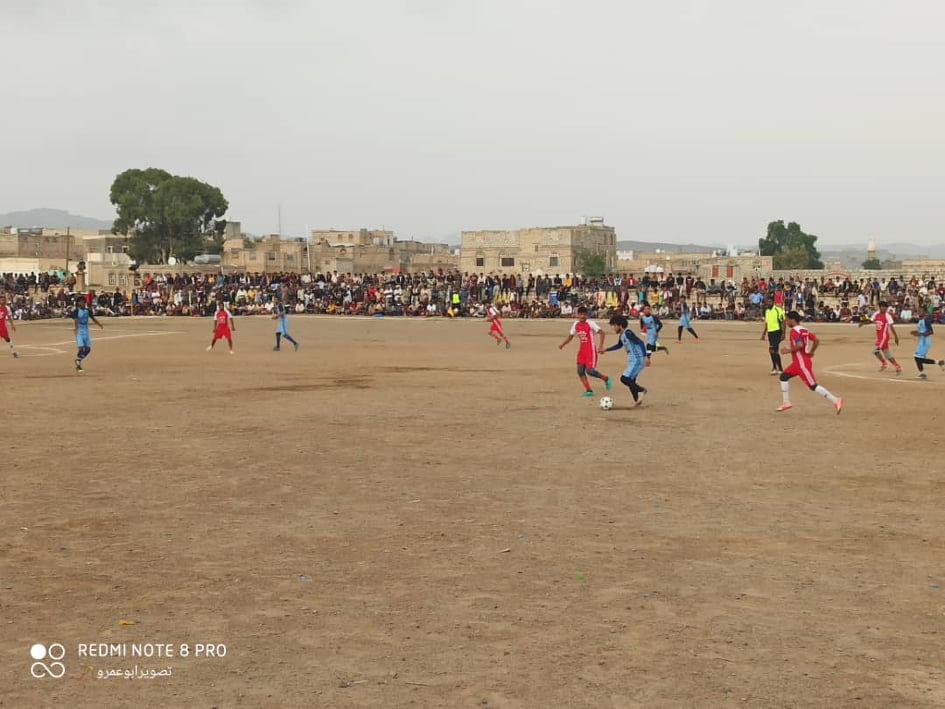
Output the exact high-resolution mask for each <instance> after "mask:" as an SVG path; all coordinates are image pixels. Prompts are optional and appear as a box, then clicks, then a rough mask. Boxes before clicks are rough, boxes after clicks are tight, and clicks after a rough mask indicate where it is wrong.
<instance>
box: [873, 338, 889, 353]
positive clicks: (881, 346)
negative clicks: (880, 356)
mask: <svg viewBox="0 0 945 709" xmlns="http://www.w3.org/2000/svg"><path fill="white" fill-rule="evenodd" d="M888 349H889V338H888V337H884V338H883V339H882V340H876V344H875V345H873V352H883V351H885V350H888Z"/></svg>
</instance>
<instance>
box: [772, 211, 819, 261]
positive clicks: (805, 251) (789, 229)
mask: <svg viewBox="0 0 945 709" xmlns="http://www.w3.org/2000/svg"><path fill="white" fill-rule="evenodd" d="M816 243H817V237H816V236H814V235H813V234H805V233H804V232H803V231H802V230H801V225H800V224H798V223H797V222H790V223H789V224H788V225H787V226H785V225H784V221H783V220H778V221H776V222H771V223H770V224H768V234H767V236H765V238H763V239H759V240H758V249H759V250H760V252H761V255H762V256H773V257H774V259H773V261H774V267H775V268H776V269H792V268H797V269H802V268H823V267H824V264H823V262H822V261H821V260H820V252H819V251H818V250H817V247H816V246H815V244H816Z"/></svg>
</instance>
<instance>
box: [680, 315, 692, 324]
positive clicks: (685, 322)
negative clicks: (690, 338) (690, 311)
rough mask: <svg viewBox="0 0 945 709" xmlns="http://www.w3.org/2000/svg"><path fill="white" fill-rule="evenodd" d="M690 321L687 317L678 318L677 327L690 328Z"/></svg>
mask: <svg viewBox="0 0 945 709" xmlns="http://www.w3.org/2000/svg"><path fill="white" fill-rule="evenodd" d="M691 326H692V321H691V320H690V319H689V316H688V315H680V316H679V327H691Z"/></svg>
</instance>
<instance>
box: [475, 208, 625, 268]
mask: <svg viewBox="0 0 945 709" xmlns="http://www.w3.org/2000/svg"><path fill="white" fill-rule="evenodd" d="M582 252H583V253H588V254H592V255H598V254H600V255H603V256H604V258H605V259H606V267H607V268H608V269H614V268H615V267H616V263H617V235H616V232H615V231H614V228H613V227H611V226H606V225H605V224H604V223H603V220H602V219H599V218H595V219H589V220H587V222H586V223H585V224H580V225H577V226H559V227H532V228H528V229H513V230H482V231H464V232H462V252H461V257H460V270H462V271H464V272H469V273H535V274H549V275H551V274H558V273H575V272H578V271H580V267H579V263H578V262H579V258H580V255H581V254H582Z"/></svg>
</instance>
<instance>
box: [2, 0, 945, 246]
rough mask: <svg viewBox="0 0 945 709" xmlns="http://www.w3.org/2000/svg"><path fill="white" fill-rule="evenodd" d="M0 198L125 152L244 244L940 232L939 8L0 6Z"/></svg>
mask: <svg viewBox="0 0 945 709" xmlns="http://www.w3.org/2000/svg"><path fill="white" fill-rule="evenodd" d="M0 26H2V27H3V34H2V36H3V55H4V68H3V69H2V70H0V89H2V96H3V98H4V103H5V108H4V110H3V111H2V112H0V127H2V130H0V148H2V149H0V159H2V162H3V170H2V173H0V212H6V211H12V210H18V209H29V208H32V207H54V208H61V209H68V210H70V211H72V212H74V213H77V214H84V215H87V216H94V217H100V218H106V219H109V218H112V217H113V216H114V211H113V209H112V207H111V205H110V203H109V201H108V190H109V187H110V185H111V181H112V180H113V179H114V177H115V175H116V174H117V173H119V172H121V171H122V170H125V169H127V168H132V167H135V168H144V167H152V166H153V167H160V168H163V169H166V170H168V171H170V172H174V173H177V174H185V175H191V176H194V177H196V178H198V179H201V180H204V181H207V182H210V183H212V184H214V185H216V186H218V187H220V189H221V190H222V191H223V193H224V195H225V196H226V197H227V199H228V200H229V202H230V211H229V213H228V217H229V218H230V219H234V220H239V221H242V223H243V227H244V229H245V230H248V231H251V232H254V233H267V232H275V231H277V229H278V218H277V217H278V205H280V204H281V205H282V229H283V233H284V234H286V235H300V236H301V235H302V234H303V233H304V230H305V228H306V226H308V227H312V228H315V227H318V228H339V229H341V228H344V229H347V228H359V227H368V228H379V227H381V226H385V227H387V228H389V229H394V230H395V232H396V234H397V236H398V237H399V238H420V239H443V238H445V237H448V236H452V235H454V234H458V232H460V231H461V230H464V229H486V228H497V229H498V228H518V227H526V226H550V225H559V224H573V223H578V222H580V221H581V219H582V218H583V217H584V216H585V215H600V216H603V217H605V219H606V222H607V223H608V224H612V225H613V226H615V227H616V229H617V233H618V238H621V239H641V240H663V241H677V242H688V241H694V242H702V243H714V244H728V243H733V244H752V243H755V242H756V241H757V239H758V238H759V237H760V236H763V235H764V231H765V227H766V225H767V223H768V222H769V221H772V220H774V219H785V220H793V221H798V222H800V224H801V226H802V227H803V228H804V229H805V230H806V231H808V232H811V233H815V234H817V235H818V236H819V237H820V244H822V245H830V244H839V243H864V244H865V242H866V240H867V239H868V238H870V237H874V238H875V239H876V241H877V245H879V246H880V247H881V246H882V244H883V243H884V242H886V243H889V242H893V241H912V242H915V243H923V244H933V243H941V242H943V241H945V229H943V224H945V199H943V195H945V137H943V131H945V92H943V90H942V87H943V86H945V76H943V74H945V42H943V41H942V28H943V27H945V2H942V1H941V0H903V1H901V2H897V3H893V2H888V0H816V1H815V0H794V2H791V3H783V2H775V1H774V0H666V1H665V2H653V1H652V0H648V1H647V2H641V1H637V0H581V2H574V1H573V0H333V1H331V2H328V1H327V0H310V1H304V0H267V1H265V2H264V1H263V0H258V1H256V0H216V1H214V0H187V1H183V0H154V1H152V2H149V3H138V2H131V1H130V0H128V1H125V0H108V1H106V0H98V1H96V0H3V2H2V3H0Z"/></svg>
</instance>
